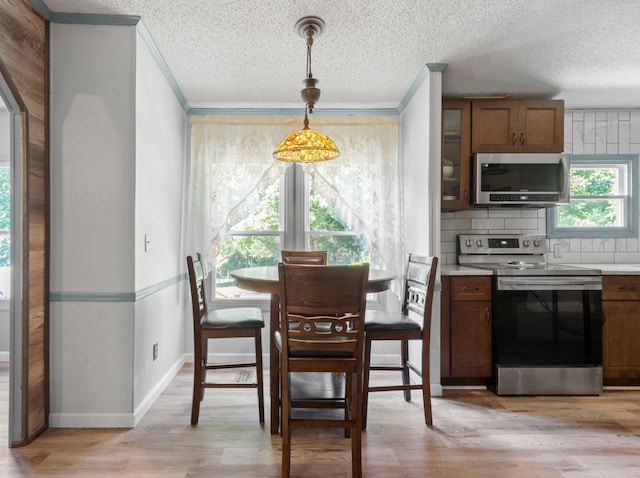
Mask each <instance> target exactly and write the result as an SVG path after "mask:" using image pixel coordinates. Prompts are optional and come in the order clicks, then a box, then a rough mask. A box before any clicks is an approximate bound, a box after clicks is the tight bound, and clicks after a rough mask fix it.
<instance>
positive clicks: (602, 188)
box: [547, 155, 638, 238]
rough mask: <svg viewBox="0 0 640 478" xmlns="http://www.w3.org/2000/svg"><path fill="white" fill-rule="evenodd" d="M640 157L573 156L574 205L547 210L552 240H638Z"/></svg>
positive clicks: (548, 227) (571, 187) (548, 232)
mask: <svg viewBox="0 0 640 478" xmlns="http://www.w3.org/2000/svg"><path fill="white" fill-rule="evenodd" d="M637 169H638V157H637V156H636V155H574V156H572V157H571V177H570V190H571V202H570V203H569V204H563V205H561V206H556V207H553V208H549V209H548V210H547V236H548V237H550V238H567V237H572V238H582V237H584V238H600V237H637V235H638V232H637V231H638V208H637V203H638V199H637V196H638V177H637Z"/></svg>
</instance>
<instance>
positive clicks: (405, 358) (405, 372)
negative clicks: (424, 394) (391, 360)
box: [400, 340, 411, 402]
mask: <svg viewBox="0 0 640 478" xmlns="http://www.w3.org/2000/svg"><path fill="white" fill-rule="evenodd" d="M400 354H401V357H400V358H401V360H402V385H404V386H405V387H406V386H408V385H409V341H408V340H402V341H401V343H400ZM404 399H405V401H407V402H410V401H411V390H409V389H408V388H405V389H404Z"/></svg>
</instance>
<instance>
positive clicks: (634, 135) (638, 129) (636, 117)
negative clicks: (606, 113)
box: [629, 111, 640, 143]
mask: <svg viewBox="0 0 640 478" xmlns="http://www.w3.org/2000/svg"><path fill="white" fill-rule="evenodd" d="M629 122H630V125H629V126H630V135H629V142H631V143H640V111H631V112H630V115H629Z"/></svg>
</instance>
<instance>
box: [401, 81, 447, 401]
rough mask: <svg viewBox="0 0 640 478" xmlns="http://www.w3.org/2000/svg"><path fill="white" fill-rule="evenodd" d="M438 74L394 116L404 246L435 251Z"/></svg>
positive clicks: (434, 388) (435, 374) (435, 366)
mask: <svg viewBox="0 0 640 478" xmlns="http://www.w3.org/2000/svg"><path fill="white" fill-rule="evenodd" d="M441 97H442V73H440V72H430V73H429V75H428V76H427V77H426V79H425V81H424V82H422V84H421V85H420V86H419V87H418V88H417V90H416V91H415V94H414V95H413V97H412V98H411V100H410V101H409V103H408V104H407V107H406V108H405V109H404V111H403V112H402V113H401V115H400V147H401V161H402V167H403V179H402V183H403V186H404V214H405V217H404V224H405V250H406V252H407V253H415V254H422V255H438V254H439V240H434V238H438V237H439V236H438V234H439V232H438V227H436V226H435V225H437V224H438V223H439V218H440V211H439V208H440V199H439V198H440V176H439V173H438V171H439V170H440V130H441V126H440V115H441V113H440V111H441ZM439 291H440V279H439V274H438V279H437V285H436V293H435V294H434V312H433V315H432V326H431V355H430V360H431V370H430V379H431V393H432V395H441V394H442V387H441V385H440V292H439ZM414 345H415V344H412V346H411V347H410V353H409V355H410V360H411V361H412V363H414V364H416V365H417V364H419V363H420V354H421V350H420V349H419V348H418V347H415V346H414Z"/></svg>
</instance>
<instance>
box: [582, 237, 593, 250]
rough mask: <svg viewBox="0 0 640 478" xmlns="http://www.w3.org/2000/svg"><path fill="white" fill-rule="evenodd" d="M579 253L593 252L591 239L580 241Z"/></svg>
mask: <svg viewBox="0 0 640 478" xmlns="http://www.w3.org/2000/svg"><path fill="white" fill-rule="evenodd" d="M580 251H581V252H593V239H580Z"/></svg>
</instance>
